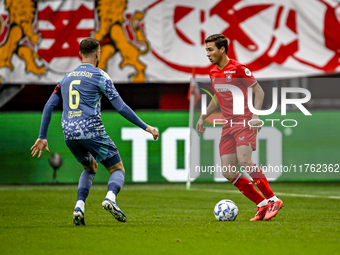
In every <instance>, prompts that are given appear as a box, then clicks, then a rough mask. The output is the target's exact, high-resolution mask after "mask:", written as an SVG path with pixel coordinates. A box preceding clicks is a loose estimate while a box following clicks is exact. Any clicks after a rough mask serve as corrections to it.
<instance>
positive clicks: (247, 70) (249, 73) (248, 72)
mask: <svg viewBox="0 0 340 255" xmlns="http://www.w3.org/2000/svg"><path fill="white" fill-rule="evenodd" d="M244 72H245V73H246V75H247V76H251V72H250V70H249V69H248V68H246V69H244Z"/></svg>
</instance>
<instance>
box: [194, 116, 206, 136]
mask: <svg viewBox="0 0 340 255" xmlns="http://www.w3.org/2000/svg"><path fill="white" fill-rule="evenodd" d="M204 122H205V121H204V119H203V118H202V117H200V118H199V120H198V121H197V124H196V132H197V135H198V136H200V133H204V132H205V129H206V128H205V127H204Z"/></svg>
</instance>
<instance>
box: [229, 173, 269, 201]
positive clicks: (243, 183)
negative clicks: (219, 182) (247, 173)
mask: <svg viewBox="0 0 340 255" xmlns="http://www.w3.org/2000/svg"><path fill="white" fill-rule="evenodd" d="M231 183H232V184H234V186H235V187H236V188H238V189H239V190H240V191H241V193H242V194H243V195H245V196H246V197H247V198H249V199H250V200H251V201H253V202H254V203H255V204H259V203H261V202H262V201H263V200H264V197H263V196H262V195H261V194H260V193H259V192H258V191H257V190H256V189H255V188H254V186H253V184H252V183H251V181H249V180H248V179H247V178H246V177H244V176H243V175H242V174H240V173H238V175H237V176H236V177H235V178H234V179H233V180H232V181H231Z"/></svg>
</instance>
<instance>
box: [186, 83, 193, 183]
mask: <svg viewBox="0 0 340 255" xmlns="http://www.w3.org/2000/svg"><path fill="white" fill-rule="evenodd" d="M194 103H195V81H194V79H193V78H192V79H190V104H189V130H190V132H189V135H190V137H189V141H190V151H191V146H192V141H191V140H192V137H191V135H192V132H193V126H194V113H195V111H194V107H195V106H194ZM191 158H192V155H191V152H189V168H188V177H187V184H186V188H187V190H189V189H190V186H191V179H190V169H191V163H192V159H191Z"/></svg>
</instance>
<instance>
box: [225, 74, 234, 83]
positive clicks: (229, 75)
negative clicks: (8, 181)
mask: <svg viewBox="0 0 340 255" xmlns="http://www.w3.org/2000/svg"><path fill="white" fill-rule="evenodd" d="M232 79H233V77H232V75H231V74H228V75H226V80H227V82H231V80H232Z"/></svg>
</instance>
